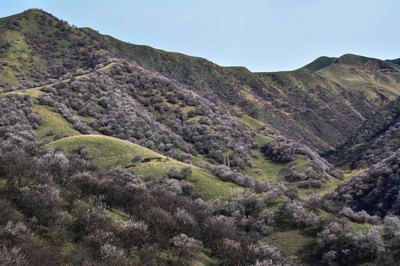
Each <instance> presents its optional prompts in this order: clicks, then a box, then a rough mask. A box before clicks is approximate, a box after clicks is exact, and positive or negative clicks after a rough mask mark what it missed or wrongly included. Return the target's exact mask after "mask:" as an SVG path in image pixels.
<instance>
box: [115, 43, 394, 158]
mask: <svg viewBox="0 0 400 266" xmlns="http://www.w3.org/2000/svg"><path fill="white" fill-rule="evenodd" d="M108 39H109V41H110V42H111V45H112V46H114V47H116V48H117V49H118V50H119V52H120V54H121V56H123V57H126V58H130V59H132V60H135V61H136V62H138V64H140V65H142V66H144V67H146V68H150V69H154V70H156V71H159V72H160V73H162V74H163V75H165V76H167V77H171V78H174V79H176V80H178V81H179V82H181V83H184V84H187V85H189V86H191V87H192V88H193V89H195V90H196V91H197V92H198V93H200V94H201V95H203V96H205V97H208V98H209V99H212V100H213V101H220V102H223V103H226V104H227V105H229V106H235V107H237V108H239V109H240V110H241V111H243V112H245V113H246V114H248V115H250V116H252V117H254V118H256V119H259V120H261V121H263V122H264V123H266V124H268V125H270V126H272V127H273V128H275V129H277V130H278V131H280V132H281V133H283V134H284V135H286V136H288V137H292V138H295V139H301V140H302V141H303V142H304V143H305V144H307V145H309V146H311V147H313V148H316V149H318V150H319V151H328V150H331V149H334V147H336V146H337V145H339V144H342V143H343V141H344V140H346V139H347V138H349V137H350V136H351V135H352V134H353V133H354V132H355V131H356V129H357V128H358V127H359V126H360V125H361V123H362V122H363V121H364V120H365V119H366V118H367V117H369V116H370V115H371V114H372V113H374V112H375V111H376V110H377V109H378V108H379V107H380V106H382V105H383V104H384V103H387V102H388V101H390V100H393V99H394V98H395V97H396V96H398V95H400V88H399V83H398V80H399V77H400V74H399V69H398V67H397V66H396V65H394V64H392V63H390V62H385V61H381V60H377V59H372V58H366V57H361V56H355V55H345V56H342V57H340V58H328V57H322V58H319V59H317V60H316V61H314V62H313V63H311V64H309V65H307V66H305V67H304V68H302V69H299V70H297V71H292V72H278V73H251V72H249V71H248V70H247V69H244V68H233V67H232V68H222V67H219V66H217V65H215V64H213V63H211V62H209V61H207V60H204V59H201V58H195V57H189V56H185V55H182V54H177V53H169V52H165V51H161V50H156V49H153V48H151V47H147V46H137V45H131V44H127V43H123V42H120V41H118V40H116V39H113V38H111V37H108Z"/></svg>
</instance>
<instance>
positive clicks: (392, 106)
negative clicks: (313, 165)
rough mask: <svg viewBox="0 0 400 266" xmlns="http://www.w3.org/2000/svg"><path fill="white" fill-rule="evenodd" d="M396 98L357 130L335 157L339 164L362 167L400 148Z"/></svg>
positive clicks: (399, 103) (399, 107)
mask: <svg viewBox="0 0 400 266" xmlns="http://www.w3.org/2000/svg"><path fill="white" fill-rule="evenodd" d="M399 136H400V98H397V99H396V100H394V101H392V102H390V103H388V104H386V105H385V106H383V107H382V108H381V109H380V110H378V111H377V112H376V113H375V114H374V115H372V116H371V117H370V118H369V119H368V120H366V121H365V122H364V123H363V124H362V126H361V127H360V128H359V129H358V130H357V132H356V134H355V135H354V136H352V137H351V138H350V139H349V140H348V141H347V142H346V143H345V144H344V145H343V146H342V147H340V148H339V149H338V152H337V154H336V158H337V160H338V161H339V162H340V163H341V164H345V163H351V164H352V167H363V166H364V167H365V166H370V165H373V164H375V163H378V162H379V161H381V160H382V159H384V158H386V157H387V156H389V155H390V153H392V152H395V151H396V150H397V149H399V148H400V138H399Z"/></svg>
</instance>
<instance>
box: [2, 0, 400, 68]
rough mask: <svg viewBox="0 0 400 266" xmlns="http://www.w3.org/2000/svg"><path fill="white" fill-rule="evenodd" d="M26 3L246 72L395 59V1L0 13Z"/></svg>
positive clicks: (399, 8)
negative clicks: (349, 56) (327, 60)
mask: <svg viewBox="0 0 400 266" xmlns="http://www.w3.org/2000/svg"><path fill="white" fill-rule="evenodd" d="M31 7H38V8H42V9H44V10H46V11H48V12H50V13H52V14H53V15H55V16H57V17H59V18H61V19H63V20H66V21H68V22H69V23H70V24H73V25H76V26H79V27H82V26H88V27H91V28H93V29H95V30H98V31H99V32H100V33H103V34H109V35H112V36H114V37H116V38H118V39H121V40H124V41H127V42H131V43H135V44H146V45H150V46H153V47H156V48H160V49H163V50H168V51H177V52H181V53H185V54H189V55H194V56H201V57H204V58H207V59H209V60H211V61H213V62H215V63H217V64H220V65H243V66H246V67H248V68H249V69H251V70H253V71H277V70H291V69H296V68H299V67H301V66H303V65H305V64H307V63H309V62H310V61H312V60H314V59H315V58H317V57H318V56H321V55H327V56H340V55H342V54H345V53H355V54H360V55H365V56H370V57H376V58H382V59H393V58H399V57H400V1H399V0H131V1H128V0H125V1H124V0H25V1H24V0H0V17H4V16H8V15H11V14H14V13H19V12H22V11H23V10H25V9H28V8H31Z"/></svg>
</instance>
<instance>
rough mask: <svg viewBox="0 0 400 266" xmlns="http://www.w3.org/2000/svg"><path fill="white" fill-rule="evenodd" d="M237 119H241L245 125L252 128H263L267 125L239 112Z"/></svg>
mask: <svg viewBox="0 0 400 266" xmlns="http://www.w3.org/2000/svg"><path fill="white" fill-rule="evenodd" d="M239 119H240V121H242V122H243V123H245V124H246V125H247V126H249V127H250V128H252V129H254V130H258V129H260V128H264V127H266V126H267V125H266V124H265V123H263V122H261V121H259V120H257V119H255V118H253V117H251V116H248V115H245V114H241V116H240V117H239Z"/></svg>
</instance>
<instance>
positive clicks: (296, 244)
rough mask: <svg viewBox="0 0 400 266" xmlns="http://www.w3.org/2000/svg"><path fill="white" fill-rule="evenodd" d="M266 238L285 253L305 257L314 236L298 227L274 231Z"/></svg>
mask: <svg viewBox="0 0 400 266" xmlns="http://www.w3.org/2000/svg"><path fill="white" fill-rule="evenodd" d="M268 240H269V241H270V242H271V243H272V244H273V245H274V246H276V247H278V248H279V249H280V250H282V252H283V253H285V254H286V255H289V256H297V257H299V258H303V257H305V256H306V255H307V254H308V252H307V249H308V247H309V246H310V245H312V244H313V243H314V242H315V238H313V237H312V236H308V235H305V234H304V232H302V231H301V230H299V229H291V230H287V231H277V232H274V233H272V235H271V236H270V237H269V238H268Z"/></svg>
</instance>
